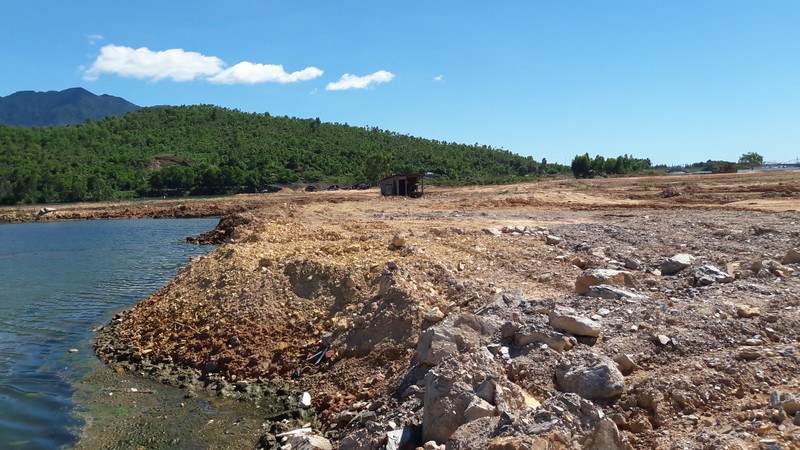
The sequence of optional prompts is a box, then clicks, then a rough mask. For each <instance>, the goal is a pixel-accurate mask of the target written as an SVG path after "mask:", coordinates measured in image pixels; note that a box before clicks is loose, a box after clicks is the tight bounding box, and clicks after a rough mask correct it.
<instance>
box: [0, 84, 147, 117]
mask: <svg viewBox="0 0 800 450" xmlns="http://www.w3.org/2000/svg"><path fill="white" fill-rule="evenodd" d="M139 109H141V107H140V106H138V105H135V104H133V103H131V102H129V101H127V100H125V99H124V98H121V97H116V96H113V95H108V94H101V95H97V94H94V93H92V92H90V91H88V90H86V89H84V88H82V87H72V88H68V89H64V90H61V91H32V90H26V91H17V92H14V93H13V94H9V95H8V96H5V97H0V125H9V126H21V127H50V126H56V127H60V126H66V125H77V124H80V123H84V122H86V121H87V120H94V121H97V120H101V119H103V118H105V117H109V116H122V115H125V114H127V113H129V112H133V111H138V110H139Z"/></svg>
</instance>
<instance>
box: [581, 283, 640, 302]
mask: <svg viewBox="0 0 800 450" xmlns="http://www.w3.org/2000/svg"><path fill="white" fill-rule="evenodd" d="M586 295H587V296H588V297H596V298H606V299H617V300H619V299H630V300H645V299H647V297H646V296H644V295H641V294H637V293H635V292H631V291H629V290H627V289H622V288H619V287H616V286H611V285H608V284H596V285H594V286H589V290H588V291H587V292H586Z"/></svg>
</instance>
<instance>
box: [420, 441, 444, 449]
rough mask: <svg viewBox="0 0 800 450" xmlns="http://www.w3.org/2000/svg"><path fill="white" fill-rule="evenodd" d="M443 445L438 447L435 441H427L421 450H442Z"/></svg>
mask: <svg viewBox="0 0 800 450" xmlns="http://www.w3.org/2000/svg"><path fill="white" fill-rule="evenodd" d="M444 449H445V446H444V444H442V445H439V444H437V443H436V441H428V442H426V443H425V444H423V445H422V450H444Z"/></svg>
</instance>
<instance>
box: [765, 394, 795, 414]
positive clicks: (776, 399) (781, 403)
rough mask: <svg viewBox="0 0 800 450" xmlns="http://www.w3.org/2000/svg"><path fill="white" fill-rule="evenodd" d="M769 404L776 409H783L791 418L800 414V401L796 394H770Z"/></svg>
mask: <svg viewBox="0 0 800 450" xmlns="http://www.w3.org/2000/svg"><path fill="white" fill-rule="evenodd" d="M769 404H770V406H773V407H776V408H783V410H784V411H786V414H787V415H789V416H794V415H795V414H797V413H798V412H800V400H798V398H797V397H796V396H795V395H794V394H788V393H782V392H772V393H770V394H769Z"/></svg>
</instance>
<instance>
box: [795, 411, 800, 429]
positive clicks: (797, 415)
mask: <svg viewBox="0 0 800 450" xmlns="http://www.w3.org/2000/svg"><path fill="white" fill-rule="evenodd" d="M794 424H795V425H797V426H799V427H800V412H796V413H795V414H794Z"/></svg>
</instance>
